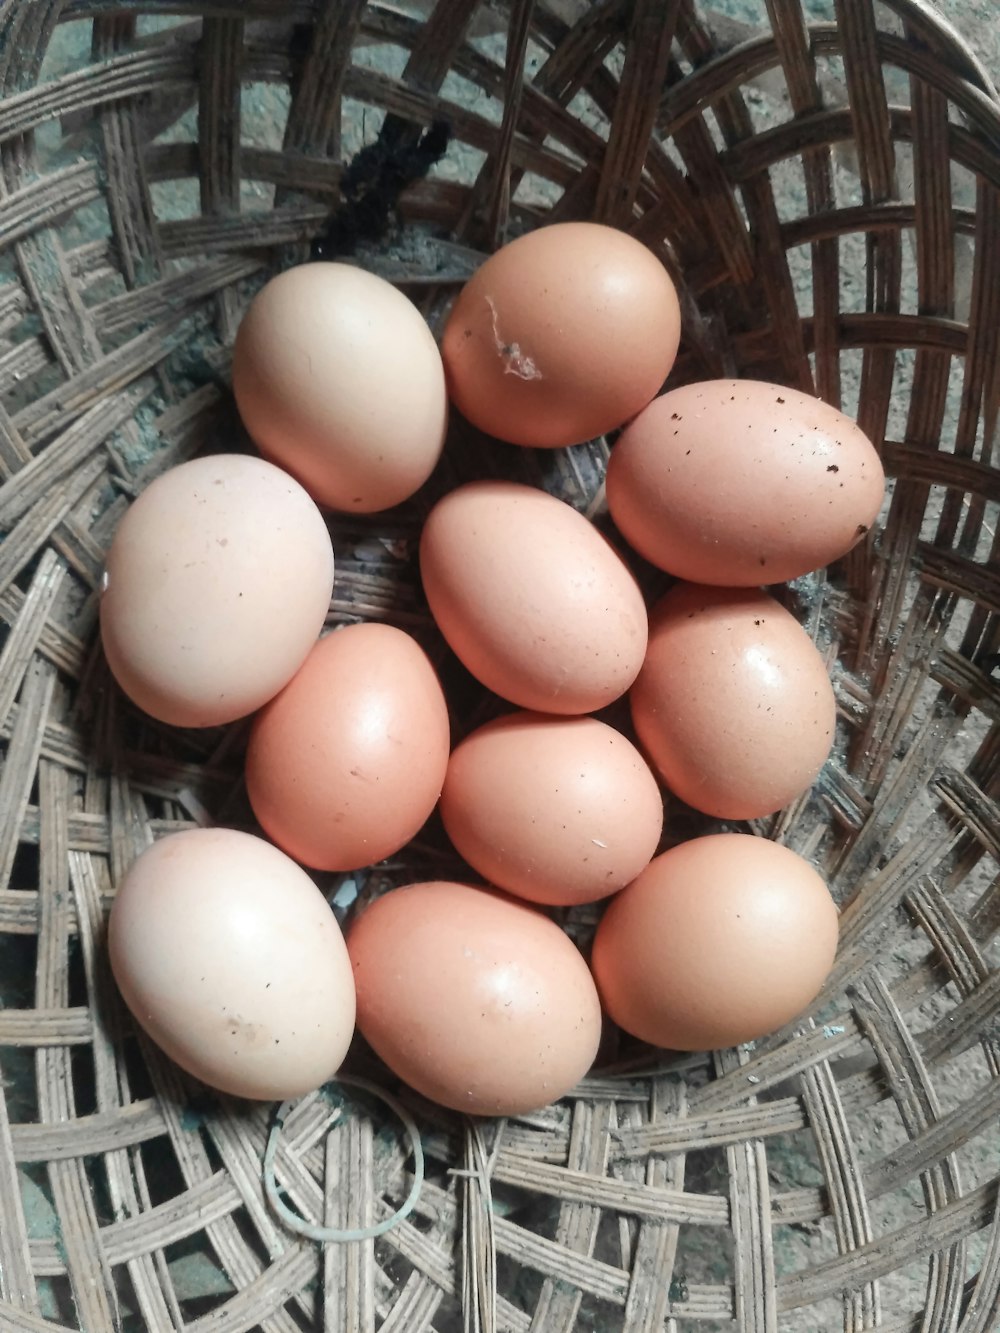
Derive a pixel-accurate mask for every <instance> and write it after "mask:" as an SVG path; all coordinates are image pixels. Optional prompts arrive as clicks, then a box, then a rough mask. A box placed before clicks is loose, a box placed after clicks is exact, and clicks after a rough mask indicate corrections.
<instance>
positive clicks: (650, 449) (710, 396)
mask: <svg viewBox="0 0 1000 1333" xmlns="http://www.w3.org/2000/svg"><path fill="white" fill-rule="evenodd" d="M884 490H885V475H884V473H883V471H882V464H881V462H880V460H879V456H878V454H877V453H876V452H875V449H874V447H873V446H872V444H871V441H870V440H869V439H868V437H867V436H866V435H864V434H863V433H862V431H861V430H860V429H859V428H858V426H857V425H856V424H855V423H854V422H853V421H852V420H851V419H850V418H849V417H846V416H844V414H843V413H842V412H838V411H837V409H836V408H834V407H831V406H830V405H829V404H828V403H824V402H823V401H822V400H820V399H818V398H811V397H810V396H809V395H808V394H804V393H800V392H798V391H797V390H795V389H783V388H780V387H778V386H776V385H773V384H764V383H761V382H760V381H755V380H710V381H708V382H707V383H699V384H688V385H685V386H684V387H683V388H680V389H674V390H673V391H672V392H670V393H667V394H664V395H663V397H662V398H657V399H656V401H655V402H653V403H650V405H649V406H648V407H647V408H646V409H645V410H644V411H643V412H641V413H640V414H639V416H638V417H636V419H635V421H633V422H632V423H631V425H630V426H629V427H628V429H627V430H626V431H625V432H624V433H623V434H622V436H621V438H620V439H619V440H618V442H617V444H616V445H615V447H614V449H613V450H612V454H611V459H610V462H609V464H608V475H607V497H608V508H609V509H610V510H611V516H612V518H613V519H614V520H615V523H616V524H617V525H618V527H619V529H620V530H621V532H622V535H623V536H624V537H625V539H626V540H627V541H628V542H629V544H630V545H631V546H633V547H635V549H636V550H637V551H638V552H639V553H640V554H641V555H644V556H645V557H646V559H647V560H650V561H652V563H653V564H654V565H658V566H659V567H660V569H665V570H667V571H669V573H671V574H676V575H678V576H679V577H680V578H683V579H690V580H692V582H695V583H714V584H721V585H727V586H731V587H735V586H740V587H751V586H757V585H759V584H761V583H781V582H783V581H785V580H786V579H792V578H796V577H797V576H798V575H800V574H805V573H807V572H808V571H809V570H812V569H819V568H820V567H821V566H822V565H828V564H829V563H830V562H831V561H833V560H836V559H838V558H839V557H840V556H842V555H844V554H846V552H847V551H849V550H850V549H851V547H852V546H854V545H855V544H856V543H857V542H859V541H860V540H861V538H862V537H863V536H864V535H865V533H866V532H867V531H868V529H869V528H870V527H871V525H872V523H874V521H875V518H876V517H877V515H878V512H879V508H880V506H881V503H882V497H883V492H884Z"/></svg>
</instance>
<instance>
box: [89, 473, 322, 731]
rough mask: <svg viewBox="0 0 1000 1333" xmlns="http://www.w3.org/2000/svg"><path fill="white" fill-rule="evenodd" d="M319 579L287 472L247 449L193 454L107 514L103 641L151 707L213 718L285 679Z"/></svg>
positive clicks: (263, 698) (312, 614)
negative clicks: (117, 513) (119, 513)
mask: <svg viewBox="0 0 1000 1333" xmlns="http://www.w3.org/2000/svg"><path fill="white" fill-rule="evenodd" d="M332 587H333V548H332V546H331V545H330V535H329V533H328V532H327V530H326V524H325V522H324V521H323V516H322V514H321V513H320V512H319V510H318V509H317V508H316V506H315V504H314V503H313V502H312V500H311V499H310V498H309V496H308V495H307V494H306V492H305V491H304V490H303V489H302V487H301V486H300V485H299V483H298V482H297V481H295V480H294V478H292V477H290V476H289V475H288V473H287V472H282V471H281V469H280V468H276V467H274V466H272V464H270V463H265V462H264V460H263V459H261V458H245V457H243V456H242V455H240V454H213V455H212V456H211V457H210V458H196V459H193V460H192V461H191V462H189V463H182V464H181V466H180V467H175V468H171V469H170V471H169V472H165V473H163V474H162V476H160V477H157V479H156V480H155V481H154V482H152V484H151V485H150V486H148V487H147V488H146V490H144V491H143V493H142V494H141V495H140V496H139V498H138V499H137V500H136V501H135V503H134V504H133V505H132V506H131V507H130V508H129V509H128V510H127V511H126V513H125V516H124V518H123V519H122V521H121V523H120V524H119V525H118V530H117V531H116V533H115V537H114V541H113V542H112V543H111V549H110V551H109V552H108V556H107V562H106V567H105V579H104V591H103V593H102V596H101V638H102V641H103V644H104V653H105V656H106V657H107V660H108V665H109V666H110V668H111V670H112V672H113V674H114V676H115V679H116V680H117V681H118V684H119V685H120V686H121V687H122V689H123V690H124V691H125V693H126V694H127V695H128V696H129V698H130V699H132V701H133V702H134V703H136V704H138V705H139V707H140V708H143V709H145V711H146V712H147V713H150V714H151V715H152V716H153V717H155V718H159V720H160V721H161V722H168V723H170V724H171V725H173V726H177V727H214V726H220V725H222V724H223V723H225V722H232V721H234V720H235V719H236V718H239V717H245V716H246V715H247V714H248V713H252V712H254V710H255V709H257V708H259V707H260V706H261V704H264V703H266V702H267V701H268V699H270V698H272V697H273V696H274V695H275V694H277V692H278V691H279V690H280V689H281V688H282V686H284V685H286V684H287V683H288V681H289V680H291V678H292V676H293V675H294V674H295V672H296V671H297V670H298V669H299V667H300V666H301V665H302V663H303V662H304V661H305V659H306V655H307V654H308V652H309V650H310V648H312V646H313V644H314V643H315V642H316V637H317V635H318V634H319V632H320V630H321V629H322V628H323V621H324V618H325V617H326V613H327V610H328V608H329V605H330V593H331V590H332Z"/></svg>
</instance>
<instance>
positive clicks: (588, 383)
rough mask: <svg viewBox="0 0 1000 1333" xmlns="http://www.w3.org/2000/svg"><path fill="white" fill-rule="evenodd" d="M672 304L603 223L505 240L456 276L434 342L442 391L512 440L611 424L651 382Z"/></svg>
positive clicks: (676, 314) (662, 369)
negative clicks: (465, 276) (464, 278)
mask: <svg viewBox="0 0 1000 1333" xmlns="http://www.w3.org/2000/svg"><path fill="white" fill-rule="evenodd" d="M680 328H681V320H680V307H679V305H678V301H677V293H676V291H675V289H674V285H673V283H672V281H671V279H670V277H669V275H668V274H667V272H666V270H665V269H664V268H663V266H662V264H661V263H660V262H659V260H658V259H657V258H656V257H655V255H653V253H652V252H651V251H650V250H648V249H647V248H646V247H645V246H644V245H642V244H641V242H639V241H637V240H635V239H634V238H633V237H631V236H628V235H627V234H626V233H625V232H622V231H618V230H616V229H615V228H613V227H606V226H601V225H599V224H597V223H592V222H564V223H557V224H554V225H552V226H548V227H542V228H540V229H539V230H537V231H533V232H530V233H528V234H527V235H525V236H521V237H519V238H518V239H517V240H514V241H511V242H510V244H508V245H505V246H504V247H503V248H502V249H500V250H498V251H497V252H496V253H495V254H493V255H491V256H490V258H489V259H487V260H486V262H485V263H484V264H483V265H482V267H481V268H479V269H478V270H477V272H476V273H475V274H474V275H473V277H472V278H471V279H470V280H469V282H468V283H466V285H465V287H464V288H463V289H462V291H461V293H460V294H459V296H458V299H457V300H456V302H455V305H454V307H453V309H452V312H451V315H450V316H449V319H448V323H447V326H446V327H445V331H444V336H443V338H442V342H441V351H442V356H443V358H444V362H445V367H446V369H447V374H448V387H449V392H450V394H451V397H452V401H453V402H454V403H455V405H456V406H457V407H458V408H459V410H460V411H461V412H462V413H463V415H464V416H466V417H467V418H468V420H469V421H471V422H472V423H473V424H474V425H476V426H478V427H479V428H480V429H481V430H485V431H488V432H489V433H490V434H491V435H495V436H497V437H499V438H500V439H502V440H508V441H510V442H511V443H513V444H522V445H533V446H535V447H538V448H557V447H559V446H560V445H568V444H578V443H580V442H581V441H582V440H589V439H592V438H593V437H594V436H596V435H601V434H603V433H604V432H605V431H608V430H611V429H613V428H614V427H617V426H620V425H621V424H622V423H623V422H625V421H627V420H628V419H629V418H630V417H632V416H634V415H635V413H636V412H638V411H639V410H640V409H641V408H643V407H645V405H646V404H647V403H648V402H649V400H650V399H651V398H652V397H653V395H654V394H656V393H658V392H659V390H660V388H661V386H662V385H663V382H664V380H665V379H666V377H667V375H668V374H669V372H670V368H671V366H672V365H673V363H674V358H675V357H676V355H677V347H678V342H679V339H680Z"/></svg>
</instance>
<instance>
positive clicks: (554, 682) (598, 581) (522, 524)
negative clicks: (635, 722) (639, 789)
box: [420, 481, 647, 714]
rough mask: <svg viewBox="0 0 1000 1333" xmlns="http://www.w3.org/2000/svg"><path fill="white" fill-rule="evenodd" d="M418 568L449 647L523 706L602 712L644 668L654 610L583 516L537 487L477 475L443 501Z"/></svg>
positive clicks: (427, 530)
mask: <svg viewBox="0 0 1000 1333" xmlns="http://www.w3.org/2000/svg"><path fill="white" fill-rule="evenodd" d="M420 573H421V576H422V578H423V584H424V592H425V593H426V594H427V601H428V603H429V605H430V609H431V612H432V614H433V616H434V619H435V620H436V621H437V624H438V626H439V628H440V630H441V632H442V634H443V635H444V637H445V638H446V639H447V640H448V643H449V644H450V646H451V648H452V649H453V650H454V652H455V653H456V654H457V656H458V657H459V658H460V659H461V661H462V662H463V663H464V664H465V666H466V667H467V668H468V669H469V671H471V672H472V674H473V675H474V676H475V677H476V679H477V680H479V681H481V682H482V684H484V685H485V686H486V687H487V688H488V689H491V690H494V691H495V692H496V693H497V694H499V695H500V696H501V697H502V698H504V699H509V700H510V702H511V703H513V704H517V705H518V706H519V707H521V708H530V709H533V710H536V711H538V712H543V713H561V714H562V713H569V714H577V713H590V712H594V711H595V710H596V709H599V708H603V707H605V706H606V705H607V704H609V703H611V702H612V701H613V700H614V699H617V698H618V697H619V696H620V695H622V694H623V693H624V692H625V691H626V690H627V689H628V687H629V686H630V685H631V684H632V681H633V680H634V679H635V677H636V674H637V672H638V670H639V667H640V666H641V664H642V656H643V653H644V651H645V648H646V634H647V621H646V607H645V603H644V602H643V600H642V594H641V592H640V591H639V587H638V585H637V583H636V581H635V579H634V578H633V576H632V574H631V572H630V571H629V569H628V567H627V566H626V565H625V563H624V561H623V560H622V559H621V557H620V556H619V555H618V553H617V552H616V551H615V550H614V549H613V548H612V546H611V545H610V543H609V542H608V541H606V540H605V538H604V537H603V536H602V535H601V533H600V532H598V530H597V529H596V528H595V527H594V526H593V525H592V524H591V523H589V522H588V521H587V519H585V518H584V517H583V515H582V514H579V513H577V511H576V510H575V509H573V508H571V507H570V506H569V505H568V504H564V503H563V502H562V501H561V500H557V499H556V498H555V497H554V496H552V495H548V494H546V492H545V491H541V490H537V489H536V488H535V487H533V486H521V485H518V484H517V483H515V482H510V481H475V482H470V483H468V484H467V485H465V486H459V487H458V489H457V490H454V491H451V492H450V493H449V494H448V495H446V496H445V497H444V499H442V500H439V501H438V503H437V504H436V505H435V506H434V508H433V509H432V510H431V512H430V514H429V515H428V517H427V522H426V523H425V524H424V530H423V533H422V535H421V539H420Z"/></svg>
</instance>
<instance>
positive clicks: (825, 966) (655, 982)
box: [592, 833, 838, 1051]
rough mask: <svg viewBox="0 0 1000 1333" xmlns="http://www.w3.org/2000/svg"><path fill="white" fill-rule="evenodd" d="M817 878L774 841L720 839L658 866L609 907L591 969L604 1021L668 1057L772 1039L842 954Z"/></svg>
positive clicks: (680, 849)
mask: <svg viewBox="0 0 1000 1333" xmlns="http://www.w3.org/2000/svg"><path fill="white" fill-rule="evenodd" d="M837 932H838V918H837V908H836V905H835V903H834V901H833V899H832V897H831V896H830V892H829V890H828V888H827V886H826V884H825V883H824V881H823V879H822V877H821V876H820V875H819V874H818V872H817V871H816V870H814V869H813V867H812V866H811V865H810V864H809V863H808V862H807V861H805V860H803V858H802V857H800V856H798V855H797V854H796V853H795V852H793V851H790V850H789V849H788V848H787V847H783V846H781V845H779V844H778V843H774V842H768V841H767V840H766V839H764V838H754V837H750V836H749V835H747V834H740V833H720V834H715V835H712V836H710V837H705V838H695V839H694V840H693V841H691V842H685V843H681V844H680V845H679V846H677V847H673V848H671V849H670V851H668V852H664V853H663V855H662V856H658V857H657V858H656V859H655V860H654V861H652V862H650V864H649V865H648V866H647V867H646V869H645V870H644V871H643V872H642V874H641V875H640V876H639V877H638V879H636V880H635V881H634V882H633V883H632V884H630V885H629V886H628V887H627V888H626V889H624V890H623V891H622V892H621V893H620V894H618V895H617V896H616V897H614V898H613V899H612V900H611V902H610V904H609V906H608V909H607V911H606V912H605V914H604V917H603V918H602V920H601V923H600V925H599V926H598V929H597V934H596V937H595V939H594V948H593V956H592V966H593V969H594V976H595V977H596V979H597V985H598V989H599V991H600V995H601V999H602V1001H603V1003H604V1006H605V1009H606V1010H607V1012H608V1014H609V1015H610V1017H611V1018H612V1019H613V1020H614V1021H615V1022H616V1023H617V1024H618V1025H619V1027H622V1028H624V1029H625V1031H626V1032H630V1033H631V1034H632V1035H633V1036H635V1037H639V1038H640V1039H641V1040H642V1041H646V1042H649V1043H650V1044H651V1045H653V1046H663V1047H667V1048H670V1049H672V1050H680V1051H698V1050H711V1049H715V1048H718V1047H721V1046H735V1045H737V1044H738V1043H740V1042H744V1041H750V1040H753V1039H754V1038H757V1037H762V1036H764V1035H765V1034H766V1033H769V1032H773V1031H775V1030H776V1029H777V1028H780V1027H782V1026H783V1025H784V1024H785V1023H788V1022H791V1020H792V1019H794V1018H796V1017H797V1016H798V1015H799V1014H801V1013H803V1012H804V1011H805V1010H806V1009H807V1008H808V1006H809V1005H810V1004H811V1003H812V1001H813V1000H814V999H815V998H816V996H817V995H818V994H819V992H820V990H821V988H822V986H823V982H824V981H825V980H826V978H827V976H828V975H829V972H830V969H831V967H832V965H833V960H834V955H835V953H836V951H837Z"/></svg>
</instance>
